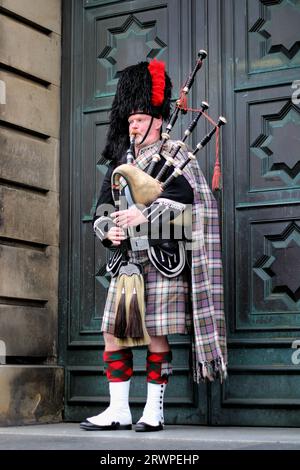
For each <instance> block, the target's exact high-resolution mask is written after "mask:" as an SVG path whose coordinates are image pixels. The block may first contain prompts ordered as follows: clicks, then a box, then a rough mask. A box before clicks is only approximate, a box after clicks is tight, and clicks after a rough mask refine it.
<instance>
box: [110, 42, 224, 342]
mask: <svg viewBox="0 0 300 470" xmlns="http://www.w3.org/2000/svg"><path fill="white" fill-rule="evenodd" d="M206 57H207V53H206V51H204V50H200V51H199V52H198V57H197V60H196V64H195V66H194V68H193V70H192V72H191V73H190V74H189V76H188V78H187V80H186V82H185V84H184V86H183V87H182V89H181V91H180V97H179V99H178V100H177V101H176V106H175V109H174V111H173V113H172V115H171V117H170V120H169V122H168V124H167V126H166V130H165V132H162V134H161V142H160V145H159V148H158V151H157V152H156V153H155V154H154V155H153V157H152V160H151V162H150V164H149V166H148V168H146V169H145V171H144V170H142V169H140V168H138V167H137V166H136V165H135V164H134V161H135V136H134V135H131V136H130V145H129V148H128V150H127V155H126V157H127V163H124V164H121V165H119V166H118V167H117V168H116V169H115V170H114V171H113V173H112V177H111V186H112V193H113V198H114V202H115V207H116V211H119V210H120V209H121V207H120V205H121V190H122V188H123V187H124V182H125V185H126V186H127V191H129V195H130V197H129V199H130V200H131V203H133V204H136V205H137V206H139V205H141V206H149V205H150V204H152V203H153V202H154V201H155V200H156V199H158V198H159V197H160V195H161V194H162V192H163V191H164V190H165V189H166V188H167V187H168V186H169V185H170V184H171V183H172V182H173V181H174V179H175V178H178V177H179V176H180V175H182V174H183V170H184V168H185V167H186V166H187V165H188V164H189V163H190V162H191V161H194V160H195V159H196V155H197V153H198V152H199V151H200V150H202V149H203V148H204V147H205V146H206V145H207V144H208V143H209V142H210V140H211V139H212V137H213V135H214V134H215V133H216V135H217V139H216V149H217V150H216V156H217V159H216V165H215V171H214V176H213V189H217V188H218V183H219V180H220V163H219V151H218V146H219V130H220V128H221V127H222V126H223V125H225V124H226V119H225V118H224V117H223V116H220V117H219V118H218V121H217V122H214V121H213V120H212V119H211V118H210V117H209V116H208V115H207V114H206V111H207V109H208V108H209V105H208V103H207V102H205V101H203V102H202V103H201V109H197V110H194V109H192V108H188V107H187V95H188V93H189V92H190V90H191V87H192V85H193V83H194V80H195V77H196V74H197V72H198V71H199V70H200V69H201V67H202V65H203V61H204V60H205V58H206ZM189 110H190V111H196V112H197V115H196V117H195V118H194V119H193V120H192V121H191V122H190V124H189V126H188V127H187V129H186V130H185V132H184V135H183V136H182V139H181V140H177V141H175V145H174V146H172V149H171V152H170V153H169V154H168V155H167V156H164V157H163V155H162V153H163V151H164V149H165V147H167V146H168V141H169V139H170V133H171V131H172V129H173V128H174V126H175V124H176V121H177V119H178V117H179V114H180V113H182V114H186V113H187V111H189ZM202 116H204V117H205V118H206V119H207V120H208V121H209V122H210V123H211V124H212V126H213V127H212V128H211V130H210V131H209V132H208V133H207V134H206V135H205V136H204V137H203V138H202V139H201V140H200V142H199V143H198V144H197V145H196V146H195V148H194V149H193V150H192V151H190V150H189V148H188V146H187V143H186V141H187V139H188V137H189V136H190V135H191V134H192V132H193V131H194V129H195V128H196V126H197V124H198V122H199V120H200V118H201V117H202ZM162 158H164V160H165V161H164V164H163V165H162V167H161V169H160V170H159V172H158V174H157V175H156V176H155V177H153V176H152V175H153V173H154V170H155V168H156V165H157V164H158V162H160V161H161V159H162ZM122 179H123V180H122ZM122 181H123V184H121V182H122ZM178 219H180V222H179V223H183V222H182V221H183V220H184V217H182V215H181V216H180V217H178ZM172 222H173V223H174V224H176V218H175V219H174V220H173V221H172ZM129 233H130V231H129ZM122 244H123V242H122V243H121V248H120V250H118V251H117V252H116V253H115V254H114V256H113V257H112V259H111V260H110V261H109V263H108V266H107V269H108V271H110V272H113V270H114V266H115V265H116V264H117V263H116V261H118V263H119V261H120V260H121V267H120V269H119V270H118V278H117V295H116V299H115V300H116V317H115V329H114V335H115V337H116V338H117V342H118V343H119V344H120V345H121V346H138V345H145V344H149V343H150V337H149V335H148V333H147V330H146V326H145V301H144V284H143V274H142V269H141V267H140V266H139V265H138V264H137V263H132V262H129V261H128V259H127V258H126V248H125V244H124V245H123V247H122ZM181 268H182V267H181ZM181 270H182V269H181ZM170 272H171V270H170ZM178 273H179V271H178V270H177V271H175V270H173V272H172V274H170V275H169V277H172V276H174V275H178Z"/></svg>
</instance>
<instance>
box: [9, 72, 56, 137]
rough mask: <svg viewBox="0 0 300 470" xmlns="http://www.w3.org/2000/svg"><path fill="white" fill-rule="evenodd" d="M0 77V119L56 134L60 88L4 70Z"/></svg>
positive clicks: (51, 135)
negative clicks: (1, 90)
mask: <svg viewBox="0 0 300 470" xmlns="http://www.w3.org/2000/svg"><path fill="white" fill-rule="evenodd" d="M0 80H3V81H4V82H5V85H6V105H2V106H1V107H0V120H2V121H5V122H8V123H12V124H15V125H17V126H21V127H23V128H25V129H29V130H32V131H36V132H39V133H41V134H44V135H45V136H49V137H56V138H58V136H59V126H60V89H59V88H58V87H57V86H55V85H49V87H44V86H42V85H38V84H36V83H34V82H32V81H31V80H27V79H24V78H21V77H19V76H17V75H14V74H12V73H9V72H7V71H0Z"/></svg>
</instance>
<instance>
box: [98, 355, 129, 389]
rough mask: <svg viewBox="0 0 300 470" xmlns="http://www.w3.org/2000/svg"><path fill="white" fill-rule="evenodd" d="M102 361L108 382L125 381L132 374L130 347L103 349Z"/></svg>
mask: <svg viewBox="0 0 300 470" xmlns="http://www.w3.org/2000/svg"><path fill="white" fill-rule="evenodd" d="M103 361H104V370H105V372H106V377H107V380H108V381H109V382H126V381H127V380H129V379H130V377H131V376H132V374H133V368H132V351H131V349H130V348H128V349H119V350H118V351H104V352H103Z"/></svg>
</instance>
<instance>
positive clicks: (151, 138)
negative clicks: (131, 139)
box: [128, 114, 162, 148]
mask: <svg viewBox="0 0 300 470" xmlns="http://www.w3.org/2000/svg"><path fill="white" fill-rule="evenodd" d="M150 122H151V116H148V115H147V114H132V115H131V116H129V118H128V124H129V134H135V136H136V138H135V146H136V147H137V148H140V147H146V146H147V145H150V144H153V143H154V142H156V141H157V140H159V138H160V128H161V125H162V119H161V118H153V122H152V126H151V129H150V130H149V133H148V135H147V137H146V139H145V140H144V142H143V143H142V144H141V142H142V140H143V138H144V135H145V134H146V132H147V130H148V128H149V125H150Z"/></svg>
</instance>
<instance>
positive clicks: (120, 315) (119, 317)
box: [114, 283, 127, 338]
mask: <svg viewBox="0 0 300 470" xmlns="http://www.w3.org/2000/svg"><path fill="white" fill-rule="evenodd" d="M123 285H124V283H123ZM118 297H119V301H118V303H117V312H116V319H115V329H114V336H115V337H116V338H126V326H127V322H126V296H125V287H122V293H121V296H120V295H119V296H118V294H117V298H118Z"/></svg>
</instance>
